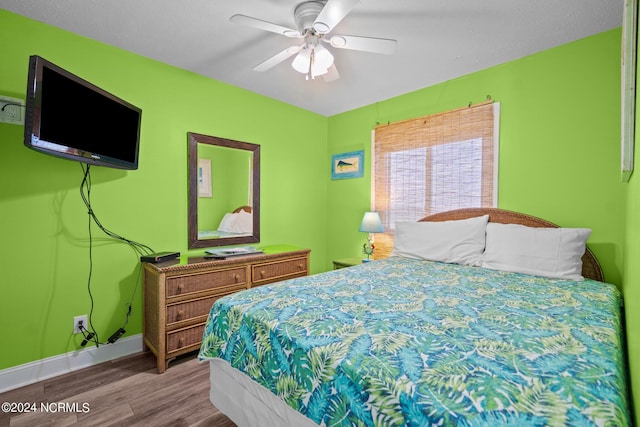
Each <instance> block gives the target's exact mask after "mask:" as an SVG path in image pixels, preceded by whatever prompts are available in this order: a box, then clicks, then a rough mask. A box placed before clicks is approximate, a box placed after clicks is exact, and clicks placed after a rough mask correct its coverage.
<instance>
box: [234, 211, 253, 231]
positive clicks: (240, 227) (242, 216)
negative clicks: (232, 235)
mask: <svg viewBox="0 0 640 427" xmlns="http://www.w3.org/2000/svg"><path fill="white" fill-rule="evenodd" d="M235 215H236V220H235V222H234V224H233V230H232V231H234V232H236V233H251V232H253V214H250V213H249V212H245V211H240V212H238V213H236V214H235Z"/></svg>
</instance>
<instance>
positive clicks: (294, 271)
mask: <svg viewBox="0 0 640 427" xmlns="http://www.w3.org/2000/svg"><path fill="white" fill-rule="evenodd" d="M307 262H308V258H305V257H302V258H291V259H284V260H281V261H273V262H265V263H262V264H256V265H253V266H252V272H251V279H252V280H251V281H252V284H253V285H264V284H266V283H271V282H276V281H278V280H285V279H289V278H292V277H299V276H306V275H307Z"/></svg>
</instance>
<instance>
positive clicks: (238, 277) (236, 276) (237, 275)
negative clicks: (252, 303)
mask: <svg viewBox="0 0 640 427" xmlns="http://www.w3.org/2000/svg"><path fill="white" fill-rule="evenodd" d="M233 278H234V279H236V282H239V281H240V275H239V274H236V275H235V276H233Z"/></svg>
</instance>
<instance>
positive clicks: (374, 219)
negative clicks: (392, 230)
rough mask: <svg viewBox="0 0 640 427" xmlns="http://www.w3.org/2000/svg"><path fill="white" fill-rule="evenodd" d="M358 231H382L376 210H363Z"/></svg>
mask: <svg viewBox="0 0 640 427" xmlns="http://www.w3.org/2000/svg"><path fill="white" fill-rule="evenodd" d="M360 231H363V232H365V233H382V232H383V231H384V229H383V228H382V221H380V215H379V214H378V212H365V214H364V217H362V223H361V224H360Z"/></svg>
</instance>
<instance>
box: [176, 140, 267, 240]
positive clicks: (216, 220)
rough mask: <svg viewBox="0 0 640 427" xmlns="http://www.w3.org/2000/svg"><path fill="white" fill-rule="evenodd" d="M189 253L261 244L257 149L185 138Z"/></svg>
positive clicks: (258, 153)
mask: <svg viewBox="0 0 640 427" xmlns="http://www.w3.org/2000/svg"><path fill="white" fill-rule="evenodd" d="M188 137H189V148H188V159H189V179H188V181H189V188H188V194H189V211H188V226H187V228H188V238H189V248H190V249H193V248H207V247H213V246H226V245H237V244H244V243H257V242H259V241H260V146H259V145H257V144H251V143H249V142H242V141H234V140H231V139H225V138H219V137H216V136H209V135H201V134H197V133H193V132H189V133H188Z"/></svg>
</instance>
